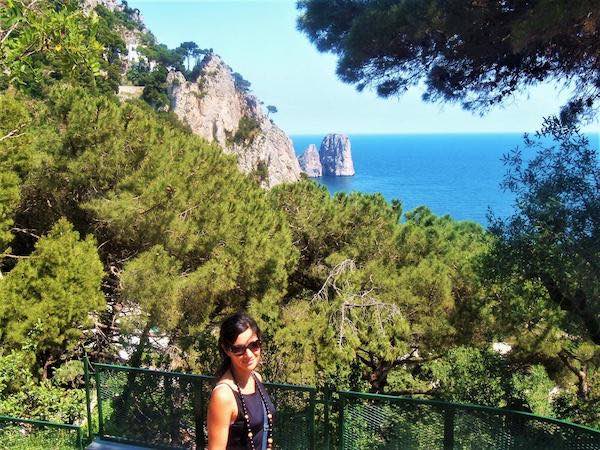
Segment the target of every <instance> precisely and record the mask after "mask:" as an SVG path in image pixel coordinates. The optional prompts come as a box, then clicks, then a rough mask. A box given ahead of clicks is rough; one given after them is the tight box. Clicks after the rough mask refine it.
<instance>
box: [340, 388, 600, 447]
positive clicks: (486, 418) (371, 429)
mask: <svg viewBox="0 0 600 450" xmlns="http://www.w3.org/2000/svg"><path fill="white" fill-rule="evenodd" d="M338 394H339V399H340V402H341V413H340V419H339V420H340V425H339V433H340V436H339V447H340V449H342V450H383V449H385V450H396V449H398V450H399V449H415V450H431V449H442V450H450V449H456V450H458V449H465V450H466V449H469V450H480V449H481V450H484V449H485V450H487V449H498V450H502V449H507V450H508V449H510V450H521V449H522V450H536V449H539V450H546V449H557V450H563V449H564V450H592V449H594V450H598V449H600V433H599V432H598V431H596V430H593V429H590V428H586V427H581V426H577V425H573V424H570V423H567V422H563V421H559V420H555V419H550V418H545V417H539V416H534V415H532V414H527V413H522V412H517V411H509V410H502V409H496V408H488V407H481V406H475V405H460V404H453V403H445V402H438V401H428V400H418V399H409V398H402V397H391V396H384V395H375V394H362V393H355V392H339V393H338Z"/></svg>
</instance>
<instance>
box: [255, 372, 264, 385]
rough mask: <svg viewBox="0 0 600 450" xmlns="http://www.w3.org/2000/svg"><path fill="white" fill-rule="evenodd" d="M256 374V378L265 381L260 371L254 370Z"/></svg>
mask: <svg viewBox="0 0 600 450" xmlns="http://www.w3.org/2000/svg"><path fill="white" fill-rule="evenodd" d="M254 375H256V378H258V381H260V382H261V383H262V382H263V377H262V375H261V374H260V373H258V372H254Z"/></svg>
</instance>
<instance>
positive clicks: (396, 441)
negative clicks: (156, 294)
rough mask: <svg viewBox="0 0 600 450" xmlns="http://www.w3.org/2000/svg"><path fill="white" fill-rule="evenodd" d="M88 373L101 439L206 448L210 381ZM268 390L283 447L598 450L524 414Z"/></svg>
mask: <svg viewBox="0 0 600 450" xmlns="http://www.w3.org/2000/svg"><path fill="white" fill-rule="evenodd" d="M86 367H88V366H87V364H86ZM90 367H91V368H92V369H93V370H92V372H93V373H92V375H91V376H89V377H87V378H86V379H87V380H88V390H90V391H93V392H95V393H96V397H97V405H96V409H97V425H95V426H94V427H95V429H97V431H98V433H97V434H98V436H100V437H102V438H105V439H107V438H108V439H113V440H117V441H121V442H127V443H135V444H140V445H145V446H151V447H153V448H167V449H178V448H181V449H184V448H185V449H192V450H199V449H203V448H205V446H206V431H207V430H206V411H207V406H208V405H207V402H208V399H209V397H210V392H211V390H212V388H213V386H214V382H215V379H214V378H213V377H208V376H202V375H191V374H184V373H174V372H161V371H155V370H148V369H137V368H131V367H123V366H113V365H106V364H91V365H90ZM266 386H267V389H268V391H269V393H270V395H271V397H272V399H273V402H274V404H275V406H276V408H277V415H276V427H275V430H274V438H275V439H274V440H275V443H276V448H278V449H282V450H307V449H315V448H318V449H331V448H337V449H341V450H384V449H385V450H387V449H389V450H392V449H415V450H425V449H426V450H433V449H440V450H450V449H469V450H479V449H481V450H484V449H485V450H488V449H510V450H520V449H523V450H525V449H527V450H536V449H540V450H542V449H544V450H546V449H558V450H561V449H565V450H592V449H594V450H600V432H599V431H598V430H595V429H591V428H587V427H582V426H578V425H574V424H571V423H568V422H563V421H560V420H556V419H550V418H545V417H540V416H535V415H532V414H527V413H522V412H517V411H509V410H503V409H497V408H488V407H482V406H475V405H462V404H453V403H445V402H440V401H431V400H419V399H410V398H404V397H393V396H387V395H377V394H365V393H356V392H342V391H337V392H332V391H324V392H322V393H320V394H323V396H322V398H320V399H319V400H317V398H316V397H317V391H316V389H315V388H313V387H308V386H294V385H287V384H277V383H267V384H266ZM89 397H92V396H89ZM317 404H318V407H317ZM94 416H96V415H94ZM93 421H94V420H93V418H92V419H91V420H90V422H93Z"/></svg>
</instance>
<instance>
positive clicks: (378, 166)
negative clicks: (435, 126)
mask: <svg viewBox="0 0 600 450" xmlns="http://www.w3.org/2000/svg"><path fill="white" fill-rule="evenodd" d="M349 137H350V142H351V144H352V157H353V160H354V169H355V170H356V175H355V176H353V177H323V178H316V180H317V181H318V182H319V183H322V184H324V185H325V186H327V188H328V189H329V191H330V192H331V193H335V192H339V191H343V192H352V191H360V192H366V193H374V192H380V193H381V194H383V196H384V197H385V198H386V199H388V200H392V199H399V200H400V201H401V202H402V205H403V210H404V211H409V210H412V209H414V208H415V207H417V206H420V205H426V206H428V207H429V208H430V209H431V210H432V211H433V212H434V213H436V214H439V215H444V214H449V215H450V216H452V217H453V218H455V219H457V220H472V221H475V222H478V223H480V224H481V225H484V226H487V225H488V219H487V212H488V209H489V210H491V211H492V212H493V213H494V215H496V216H500V217H507V216H509V215H510V214H511V213H512V211H513V196H512V194H510V193H508V192H503V191H502V189H501V188H500V182H501V181H502V178H503V176H504V174H505V172H506V167H505V166H504V165H503V163H502V155H503V154H505V153H507V152H509V151H510V150H512V149H514V148H515V147H517V146H519V147H520V148H522V149H523V135H522V134H435V135H350V136H349ZM322 139H323V135H311V136H308V135H302V136H292V140H293V142H294V147H295V150H296V153H297V154H301V153H302V152H303V151H304V149H305V148H306V147H307V146H308V145H309V144H315V145H316V146H317V148H319V147H320V144H321V140H322ZM594 145H597V137H596V144H594ZM523 150H524V149H523ZM524 156H527V155H526V154H525V155H524Z"/></svg>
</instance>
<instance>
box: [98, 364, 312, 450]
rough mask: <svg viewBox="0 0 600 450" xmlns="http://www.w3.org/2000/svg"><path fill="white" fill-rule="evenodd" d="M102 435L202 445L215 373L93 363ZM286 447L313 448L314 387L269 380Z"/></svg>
mask: <svg viewBox="0 0 600 450" xmlns="http://www.w3.org/2000/svg"><path fill="white" fill-rule="evenodd" d="M91 366H92V368H93V371H94V375H93V379H94V382H95V387H96V391H97V398H98V405H97V410H98V418H99V420H98V434H99V436H100V437H103V438H109V439H113V440H118V441H121V442H130V443H136V444H141V445H147V446H152V447H155V448H169V449H178V448H182V449H184V448H185V449H203V448H205V443H206V410H207V401H208V399H209V396H210V392H211V390H212V388H213V386H214V382H215V379H214V378H213V377H208V376H202V375H191V374H184V373H174V372H161V371H154V370H146V369H135V368H131V367H122V366H112V365H105V364H91ZM266 387H267V390H268V391H269V393H270V395H271V397H272V399H273V403H274V404H275V407H276V410H277V414H276V424H277V427H276V428H275V432H274V439H275V442H277V443H278V444H277V446H278V447H279V448H281V449H289V450H301V449H302V450H307V449H314V448H315V446H314V445H315V443H314V441H315V440H314V422H315V420H314V410H315V389H314V388H311V387H305V386H290V385H285V384H277V383H266Z"/></svg>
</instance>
